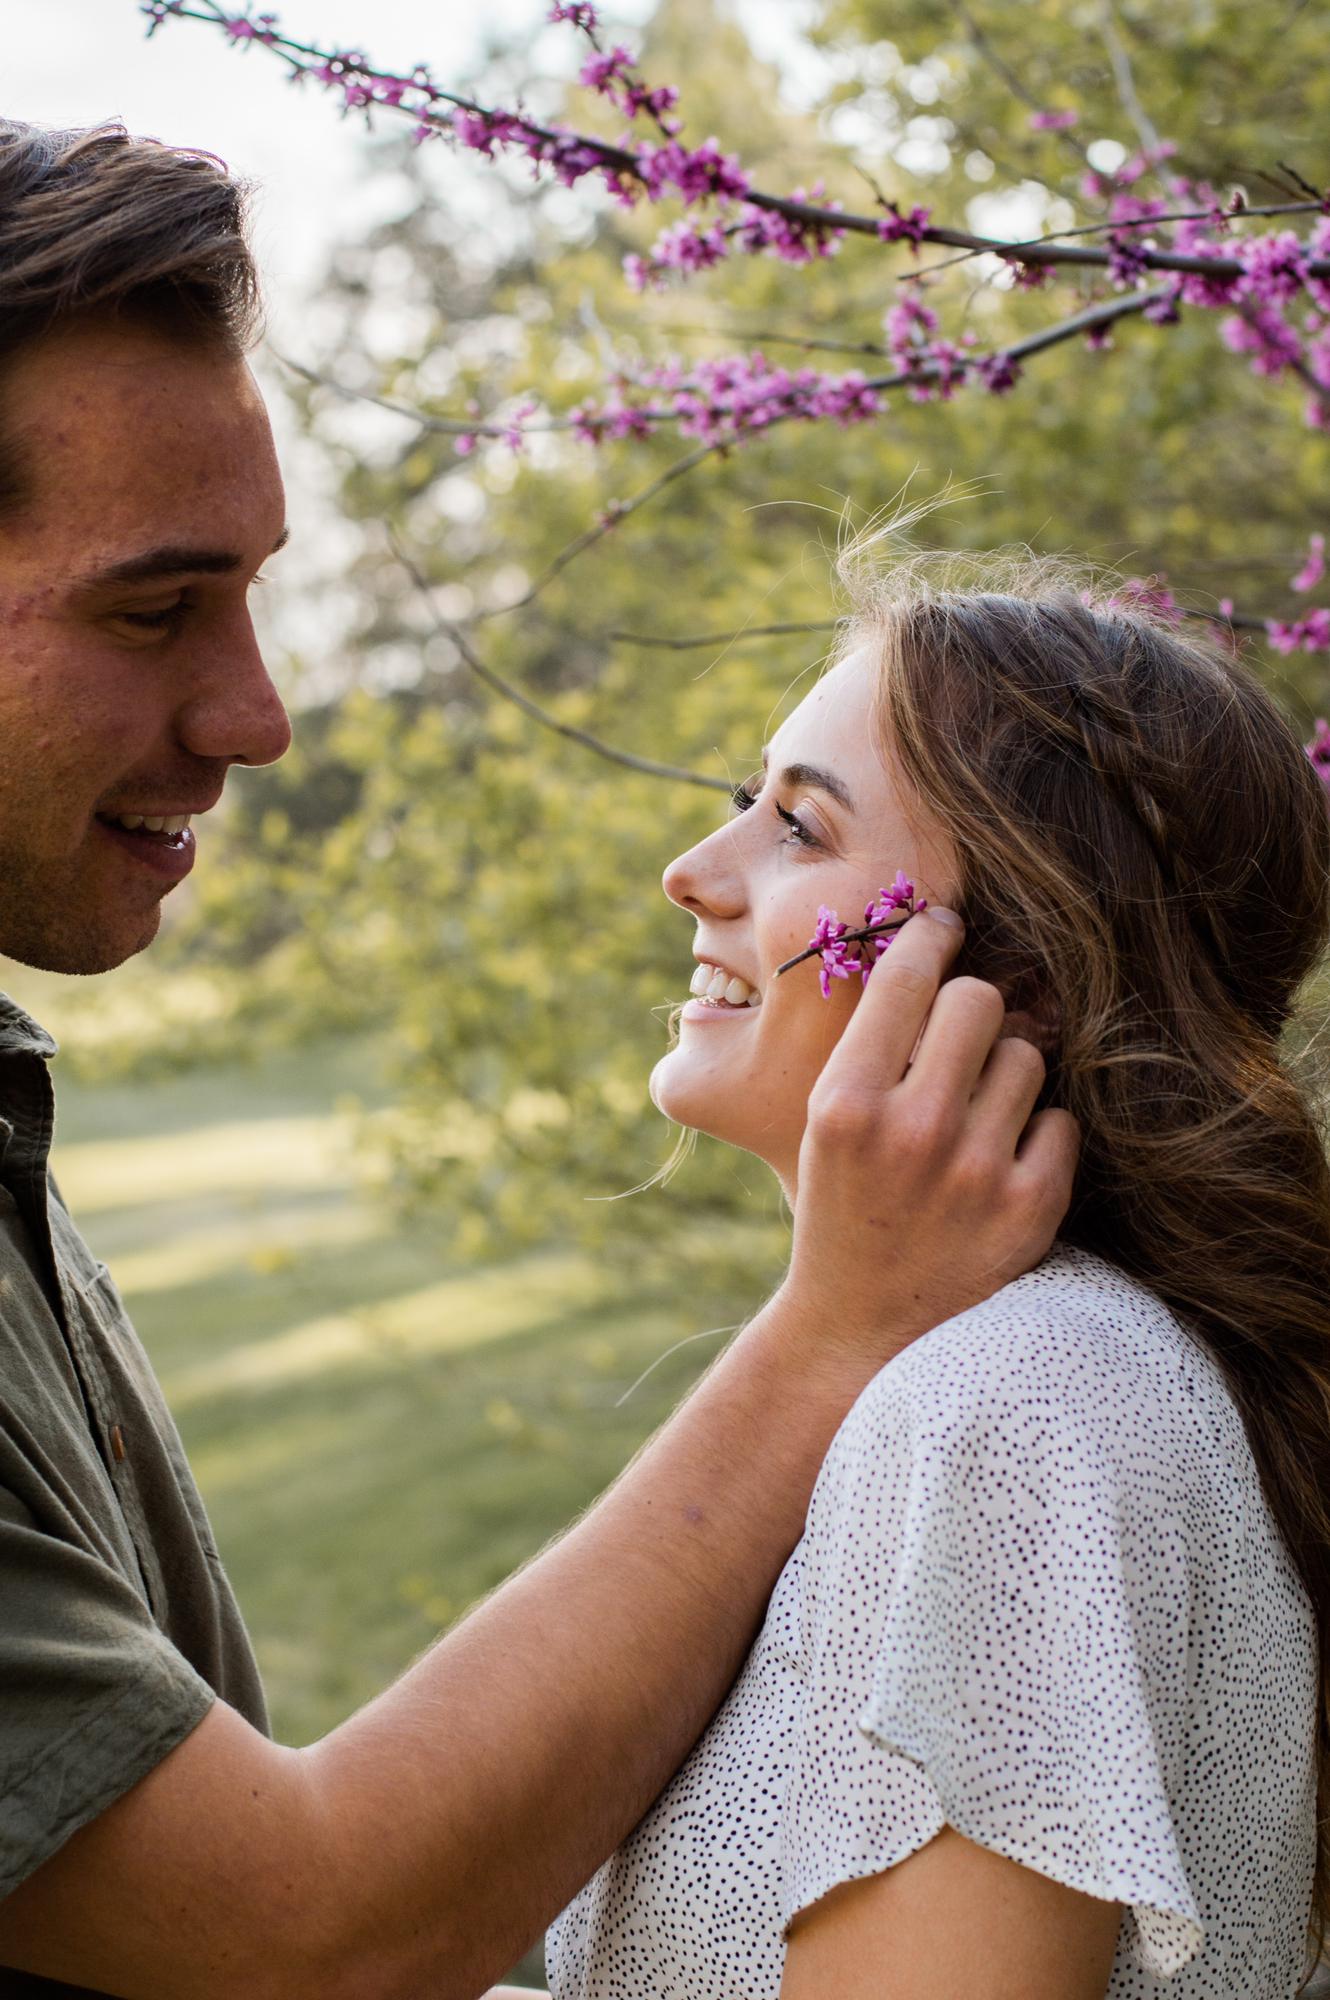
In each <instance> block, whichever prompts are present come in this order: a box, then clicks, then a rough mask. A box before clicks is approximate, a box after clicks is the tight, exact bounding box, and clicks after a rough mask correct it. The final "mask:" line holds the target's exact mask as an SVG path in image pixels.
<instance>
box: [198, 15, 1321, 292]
mask: <svg viewBox="0 0 1330 2000" xmlns="http://www.w3.org/2000/svg"><path fill="white" fill-rule="evenodd" d="M199 4H201V5H202V6H203V7H204V8H205V9H206V10H207V11H206V12H202V13H200V12H199V11H197V8H189V7H179V8H175V9H173V11H172V14H171V18H172V19H177V20H182V21H203V22H207V23H209V24H211V25H212V26H219V25H220V26H222V27H225V26H226V17H225V15H224V14H223V12H222V11H221V9H220V7H217V6H216V5H215V4H214V0H199ZM253 42H257V43H258V44H259V45H260V46H261V47H263V48H268V49H272V50H273V51H274V53H275V54H277V55H279V56H282V57H283V58H284V59H285V60H286V62H287V63H288V65H289V66H290V67H292V68H293V69H294V70H297V71H304V70H305V65H306V62H309V63H315V62H316V63H318V64H319V65H320V67H321V69H327V68H328V67H329V66H335V67H336V71H337V80H338V81H339V82H343V81H345V80H347V79H351V78H358V79H361V80H362V81H363V83H364V84H365V85H367V86H370V87H372V86H374V85H379V86H381V87H382V88H383V89H384V90H385V91H387V92H388V93H390V94H389V95H388V96H387V97H384V98H375V97H372V96H371V97H370V98H369V100H368V101H367V102H366V103H364V104H363V105H358V106H357V107H356V108H358V109H363V110H364V111H365V112H366V114H367V115H368V114H369V113H370V112H373V111H392V112H395V113H399V114H402V115H405V116H407V117H411V118H413V119H414V120H415V121H416V126H417V129H421V128H424V127H429V128H431V129H433V130H435V131H437V132H439V133H440V134H442V135H444V136H445V137H447V136H451V137H455V136H456V133H455V130H454V126H453V122H452V113H453V112H454V111H462V112H467V113H470V114H471V115H472V116H474V117H478V118H482V119H493V118H495V117H496V116H497V115H499V114H496V113H495V111H494V110H493V109H492V108H491V107H489V106H487V105H483V104H479V103H477V102H476V100H475V99H474V98H470V97H463V96H461V95H460V94H459V93H458V92H456V91H451V90H445V89H444V88H443V87H442V85H440V84H436V83H434V82H433V81H432V80H431V79H427V78H425V77H424V75H423V73H421V74H420V75H419V76H417V77H416V78H414V79H413V78H404V77H401V76H397V75H394V74H393V73H392V72H391V71H388V70H378V69H375V68H373V67H372V65H371V64H369V63H368V62H366V61H365V60H364V58H363V57H361V56H359V55H358V54H356V53H354V52H344V53H342V54H341V55H336V54H334V53H332V52H330V51H328V50H326V49H320V48H317V47H314V46H313V45H311V44H310V43H307V42H298V41H296V40H294V39H293V38H292V37H291V36H289V35H283V34H280V33H279V32H278V31H277V30H276V29H270V30H268V31H265V32H264V33H262V34H259V35H255V36H252V37H250V38H248V39H247V46H248V45H251V44H252V43H253ZM302 59H303V60H302ZM411 90H413V91H415V92H416V94H417V95H418V96H422V95H423V96H424V97H426V98H427V99H428V100H429V103H428V104H427V105H423V106H422V105H419V104H407V103H405V102H403V101H401V100H402V96H403V95H404V94H405V93H406V92H407V91H411ZM435 103H438V104H442V105H447V106H449V107H450V109H449V110H448V111H435V110H433V109H431V108H430V106H431V105H433V104H435ZM503 115H504V116H505V117H506V118H507V119H508V120H509V122H510V124H511V125H512V126H513V127H514V128H515V129H520V131H521V132H522V133H523V134H524V135H526V136H527V137H529V138H531V139H535V140H538V141H539V142H540V143H541V144H542V145H543V146H547V147H548V148H549V149H550V153H551V155H552V156H554V157H559V156H561V155H563V156H566V155H567V154H568V153H569V152H576V153H577V154H578V155H579V156H580V157H581V158H584V159H585V160H587V161H594V162H595V164H596V165H597V166H599V167H600V168H602V169H608V170H609V171H610V172H611V173H612V174H614V175H615V176H617V177H619V178H620V179H621V180H622V179H624V178H626V179H629V180H632V181H636V182H638V183H639V184H645V176H644V174H643V170H642V166H641V163H640V161H639V160H638V158H637V156H636V154H634V153H632V152H630V151H628V150H627V149H626V148H625V147H623V146H616V145H612V144H610V143H609V141H607V140H604V139H597V138H595V137H593V136H592V135H591V134H590V133H585V132H575V131H570V130H559V129H558V128H556V127H554V126H550V125H542V124H541V123H540V122H539V121H538V120H537V119H534V118H528V117H527V116H526V115H525V114H513V113H505V114H503ZM577 171H578V173H579V174H580V173H581V172H585V171H589V168H587V167H579V168H578V169H577ZM742 200H743V202H745V203H746V204H747V205H748V207H750V208H756V209H761V210H764V211H766V212H768V213H771V214H775V215H782V216H784V217H785V218H786V219H787V220H788V221H791V222H799V223H802V224H804V225H805V227H807V228H809V229H813V230H817V231H819V232H821V233H823V234H828V233H831V232H833V231H834V232H836V233H838V234H839V233H845V234H850V235H860V236H871V237H872V238H873V239H874V241H875V242H878V243H881V241H882V235H881V223H882V217H881V216H878V215H856V214H854V213H853V212H851V211H849V210H845V209H839V208H830V207H828V206H827V205H826V204H825V203H820V202H809V201H794V200H791V199H790V198H789V197H788V196H785V195H773V194H765V193H763V192H762V191H761V190H760V189H757V188H750V189H748V190H747V192H746V193H745V194H744V195H743V197H742ZM919 238H920V241H922V242H925V243H940V244H943V245H945V246H946V247H948V248H950V249H953V250H975V251H988V252H990V253H991V254H992V255H993V256H995V257H1001V258H1003V259H1005V260H1007V261H1009V262H1016V263H1025V264H1070V265H1079V266H1084V267H1088V268H1093V269H1095V270H1103V269H1105V268H1106V267H1107V266H1108V264H1109V262H1110V258H1109V253H1108V252H1107V251H1106V250H1093V249H1087V248H1085V247H1084V246H1081V245H1067V244H1063V243H1062V242H1060V241H1049V242H1044V243H1039V244H1023V245H1016V244H1013V243H1011V242H1009V241H1004V240H1003V239H1002V238H1000V237H992V236H976V235H974V234H973V233H972V232H971V231H969V230H963V229H947V228H944V227H942V226H940V225H938V224H934V223H928V224H926V225H924V226H922V227H921V229H920V231H919ZM1140 254H1141V261H1142V267H1143V268H1144V269H1147V270H1152V271H1183V272H1189V273H1193V274H1195V275H1197V276H1201V277H1210V278H1220V279H1223V278H1238V277H1241V276H1242V275H1243V270H1244V267H1243V266H1242V265H1241V264H1240V263H1239V262H1238V260H1237V259H1236V258H1234V257H1204V256H1197V255H1193V254H1190V253H1184V252H1180V251H1174V250H1162V249H1157V248H1142V250H1141V253H1140ZM1307 270H1308V273H1309V274H1310V276H1312V277H1314V278H1330V258H1327V257H1320V258H1313V259H1311V260H1309V262H1308V265H1307Z"/></svg>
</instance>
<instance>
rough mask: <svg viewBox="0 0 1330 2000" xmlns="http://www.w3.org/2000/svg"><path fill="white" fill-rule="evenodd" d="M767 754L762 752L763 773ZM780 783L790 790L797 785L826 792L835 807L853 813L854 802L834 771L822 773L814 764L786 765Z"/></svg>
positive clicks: (765, 751) (764, 751)
mask: <svg viewBox="0 0 1330 2000" xmlns="http://www.w3.org/2000/svg"><path fill="white" fill-rule="evenodd" d="M769 754H770V753H769V752H768V751H767V750H763V752H762V769H763V770H764V771H765V770H766V768H767V758H768V756H769ZM780 782H781V784H782V785H784V786H786V787H787V788H790V789H793V788H794V787H795V786H797V785H811V786H812V788H813V790H814V791H817V792H826V793H827V794H828V796H829V797H831V798H833V799H835V801H836V803H837V805H840V806H844V808H845V810H846V812H853V811H854V800H853V799H852V798H851V797H850V794H849V791H848V789H847V788H846V786H845V785H843V784H842V782H841V780H840V779H839V778H838V777H837V776H836V774H835V772H834V771H823V770H821V769H820V768H819V767H818V765H816V764H787V765H786V766H785V769H784V770H783V771H782V772H781V774H780Z"/></svg>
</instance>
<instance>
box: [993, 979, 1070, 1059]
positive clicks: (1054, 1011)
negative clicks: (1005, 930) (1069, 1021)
mask: <svg viewBox="0 0 1330 2000" xmlns="http://www.w3.org/2000/svg"><path fill="white" fill-rule="evenodd" d="M998 988H999V991H1000V992H1001V994H1002V997H1003V999H1004V1000H1005V1001H1006V1003H1007V1018H1006V1020H1005V1021H1004V1022H1003V1023H1002V1027H1001V1030H1000V1031H999V1035H998V1040H999V1041H1001V1040H1002V1039H1003V1038H1004V1037H1005V1036H1014V1035H1018V1036H1019V1037H1020V1039H1021V1040H1022V1041H1025V1042H1033V1044H1034V1046H1035V1047H1036V1048H1037V1049H1038V1051H1039V1053H1040V1055H1042V1056H1045V1057H1048V1056H1052V1055H1053V1054H1054V1053H1055V1051H1056V1049H1057V1046H1058V1041H1059V1039H1060V1037H1061V1033H1062V1009H1061V1007H1060V1006H1059V1004H1058V1001H1057V998H1056V996H1055V995H1054V994H1053V993H1052V992H1051V990H1050V989H1049V987H1048V986H1046V985H1042V984H1041V985H1038V986H1037V985H1036V984H1035V980H1034V977H1033V975H1032V974H1029V973H1027V974H1025V975H1024V976H1023V977H1021V978H1019V979H1016V980H1015V981H1013V982H1012V983H1011V984H1010V985H1008V983H1007V982H1005V981H1002V980H999V982H998Z"/></svg>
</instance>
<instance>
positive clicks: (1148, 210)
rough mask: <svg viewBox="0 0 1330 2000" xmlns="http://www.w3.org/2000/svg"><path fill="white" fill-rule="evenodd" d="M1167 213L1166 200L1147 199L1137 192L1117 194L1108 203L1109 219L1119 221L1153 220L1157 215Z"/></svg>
mask: <svg viewBox="0 0 1330 2000" xmlns="http://www.w3.org/2000/svg"><path fill="white" fill-rule="evenodd" d="M1167 213H1168V203H1167V202H1166V201H1160V200H1158V199H1157V198H1155V199H1151V200H1148V201H1147V200H1143V199H1142V197H1141V196H1140V195H1136V194H1115V195H1114V197H1113V199H1112V201H1111V202H1110V203H1109V205H1108V219H1109V221H1110V222H1117V223H1132V222H1153V221H1154V220H1155V218H1156V216H1160V215H1167Z"/></svg>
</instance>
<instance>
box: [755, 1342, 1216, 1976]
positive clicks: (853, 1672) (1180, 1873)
mask: <svg viewBox="0 0 1330 2000" xmlns="http://www.w3.org/2000/svg"><path fill="white" fill-rule="evenodd" d="M967 1317H968V1316H967ZM953 1324H957V1323H953ZM948 1332H949V1329H940V1330H939V1331H938V1332H936V1333H935V1334H934V1335H931V1336H928V1337H927V1338H926V1340H925V1341H924V1342H920V1343H916V1346H915V1347H914V1348H912V1349H907V1350H906V1352H905V1353H904V1354H903V1355H901V1356H900V1357H898V1359H897V1360H896V1361H895V1362H893V1363H892V1364H890V1366H889V1367H888V1368H886V1369H885V1370H884V1371H883V1373H882V1374H881V1375H880V1376H879V1377H878V1378H877V1380H876V1381H875V1382H874V1383H873V1384H872V1385H871V1386H870V1388H869V1389H868V1390H867V1391H866V1392H865V1394H864V1396H863V1397H861V1398H860V1401H859V1402H858V1403H857V1404H856V1406H855V1408H854V1410H853V1411H852V1412H851V1414H850V1416H849V1417H848V1418H847V1420H846V1422H845V1424H844V1425H843V1426H842V1429H841V1431H840V1433H839V1434H838V1436H837V1439H836V1441H835V1443H834V1444H833V1446H832V1450H831V1452H830V1454H829V1455H828V1458H827V1462H826V1465H825V1466H824V1468H823V1472H822V1475H821V1477H820V1479H819V1482H818V1486H817V1489H816V1491H815V1493H814V1497H813V1504H812V1508H811V1511H810V1515H809V1521H808V1531H807V1536H806V1540H805V1547H804V1578H803V1609H802V1617H803V1628H804V1629H803V1646H804V1649H805V1657H806V1659H807V1663H808V1677H807V1682H806V1698H805V1702H804V1707H803V1713H802V1716H801V1721H800V1728H799V1732H798V1741H797V1743H796V1745H795V1755H794V1760H793V1764H794V1769H793V1776H792V1780H791V1784H790V1788H789V1791H788V1793H787V1795H786V1800H785V1807H784V1811H783V1814H782V1826H781V1875H782V1881H781V1903H782V1910H781V1914H782V1917H783V1920H784V1922H785V1923H786V1924H787V1925H788V1923H789V1922H790V1920H791V1919H792V1918H793V1917H794V1916H795V1915H796V1914H797V1912H798V1911H800V1910H801V1909H805V1908H807V1907H808V1906H809V1905H811V1904H812V1903H814V1902H816V1901H817V1900H818V1899H819V1898H821V1897H822V1896H824V1895H825V1894H826V1893H827V1892H828V1891H829V1890H830V1889H832V1888H834V1887H835V1886H836V1885H837V1884H838V1883H840V1882H845V1881H851V1880H854V1879H857V1878H861V1877H864V1876H869V1875H874V1874H879V1873H881V1872H882V1871H883V1870H884V1869H886V1868H889V1867H891V1866H892V1865H893V1864H894V1863H895V1862H897V1861H900V1860H903V1859H904V1858H905V1857H906V1856H907V1855H909V1854H912V1853H914V1852H915V1850H916V1849H918V1848H920V1847H922V1846H923V1845H924V1844H925V1843H926V1842H928V1841H929V1840H931V1839H932V1838H933V1837H934V1835H935V1834H937V1833H938V1832H939V1831H940V1830H941V1828H942V1827H943V1826H944V1825H949V1826H952V1827H954V1828H955V1829H956V1830H957V1831H958V1832H959V1833H961V1834H963V1835H964V1836H965V1837H966V1838H967V1839H969V1840H972V1841H975V1842H977V1843H978V1844H979V1845H980V1846H982V1847H987V1848H990V1849H992V1850H993V1851H994V1852H996V1853H999V1854H1005V1855H1007V1856H1008V1857H1009V1858H1010V1859H1011V1860H1013V1861H1016V1862H1019V1863H1021V1864H1022V1865H1024V1866H1027V1867H1030V1868H1034V1869H1037V1870H1038V1871H1039V1872H1040V1873H1041V1874H1044V1875H1048V1876H1050V1877H1052V1879H1053V1880H1054V1881H1057V1882H1062V1883H1065V1884H1066V1885H1067V1886H1068V1887H1070V1888H1074V1889H1079V1890H1083V1891H1085V1892H1086V1893H1087V1894H1089V1895H1092V1896H1098V1897H1103V1898H1106V1899H1108V1900H1110V1901H1118V1902H1121V1903H1123V1904H1124V1905H1125V1906H1126V1909H1127V1916H1126V1925H1127V1930H1126V1934H1125V1936H1124V1937H1123V1938H1122V1939H1121V1940H1120V1948H1121V1947H1122V1946H1124V1945H1125V1947H1126V1949H1127V1951H1128V1952H1129V1954H1130V1956H1131V1958H1132V1959H1133V1960H1134V1961H1135V1963H1137V1964H1138V1965H1139V1966H1140V1967H1141V1968H1142V1969H1143V1970H1144V1971H1145V1972H1147V1973H1148V1974H1150V1975H1151V1976H1152V1977H1155V1978H1161V1979H1166V1978H1168V1977H1170V1976H1171V1975H1172V1974H1174V1973H1176V1972H1178V1971H1179V1970H1180V1969H1181V1968H1182V1967H1183V1966H1185V1965H1186V1964H1188V1963H1189V1962H1190V1961H1191V1960H1192V1959H1193V1958H1194V1957H1195V1956H1196V1955H1197V1954H1198V1952H1199V1951H1200V1950H1201V1948H1202V1946H1203V1943H1204V1933H1203V1929H1202V1925H1201V1921H1200V1916H1199V1913H1198V1909H1197V1904H1196V1900H1195V1898H1194V1895H1193V1892H1192V1889H1191V1886H1190V1885H1189V1883H1188V1880H1187V1876H1186V1873H1185V1871H1184V1867H1183V1862H1182V1858H1181V1854H1180V1851H1179V1841H1178V1835H1177V1826H1176V1823H1175V1813H1176V1810H1177V1805H1176V1801H1177V1799H1178V1796H1179V1779H1180V1775H1181V1770H1182V1766H1183V1759H1184V1756H1185V1747H1186V1738H1187V1732H1188V1726H1189V1715H1188V1690H1189V1682H1190V1676H1189V1666H1188V1661H1189V1646H1190V1636H1189V1625H1190V1620H1189V1602H1190V1591H1189V1581H1188V1566H1187V1551H1186V1542H1185V1538H1184V1534H1183V1528H1182V1519H1181V1514H1180V1510H1179V1508H1178V1506H1177V1504H1176V1501H1175V1496H1174V1493H1173V1491H1172V1490H1171V1489H1170V1487H1169V1486H1168V1482H1167V1480H1166V1479H1161V1476H1160V1474H1159V1471H1158V1469H1157V1468H1152V1467H1151V1466H1150V1464H1149V1453H1148V1450H1147V1451H1146V1452H1145V1453H1144V1454H1142V1453H1139V1452H1136V1451H1134V1450H1133V1449H1132V1448H1131V1446H1130V1444H1128V1445H1127V1446H1125V1447H1124V1444H1123V1439H1122V1436H1121V1429H1120V1416H1121V1404H1120V1402H1118V1403H1117V1404H1115V1400H1114V1397H1113V1395H1112V1393H1111V1389H1110V1391H1109V1392H1108V1393H1105V1384H1104V1381H1103V1379H1102V1376H1101V1377H1100V1379H1099V1380H1098V1381H1097V1382H1096V1381H1095V1379H1094V1378H1095V1370H1094V1369H1093V1368H1092V1367H1091V1368H1089V1369H1087V1368H1086V1367H1085V1366H1084V1365H1081V1366H1079V1367H1078V1368H1073V1369H1070V1370H1069V1369H1067V1368H1066V1367H1065V1365H1063V1364H1064V1363H1065V1354H1063V1355H1062V1356H1059V1353H1058V1351H1057V1350H1058V1348H1059V1342H1058V1340H1057V1339H1056V1337H1054V1338H1053V1339H1052V1340H1051V1341H1050V1342H1049V1343H1047V1344H1043V1343H1040V1342H1039V1341H1038V1337H1037V1335H1035V1336H1034V1339H1033V1341H1031V1338H1030V1336H1029V1335H1026V1336H1025V1341H1024V1353H1025V1355H1026V1360H1025V1361H1024V1362H1023V1363H1016V1364H1009V1365H1004V1363H1003V1360H1002V1358H1001V1356H1000V1355H999V1357H998V1359H997V1363H996V1365H995V1366H993V1365H989V1364H988V1363H987V1362H986V1361H984V1360H982V1358H981V1357H978V1356H976V1354H975V1353H974V1352H969V1353H966V1352H965V1351H964V1342H963V1341H951V1342H949V1341H948V1339H947V1337H946V1336H947V1334H948ZM939 1336H941V1337H939ZM1009 1338H1010V1335H1009ZM1009 1352H1015V1349H1014V1347H1013V1348H1012V1349H1011V1350H1009ZM1082 1364H1083V1357H1082ZM1115 1426H1117V1428H1115ZM1138 1459H1141V1460H1142V1463H1141V1464H1140V1465H1139V1467H1138V1465H1137V1460H1138Z"/></svg>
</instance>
